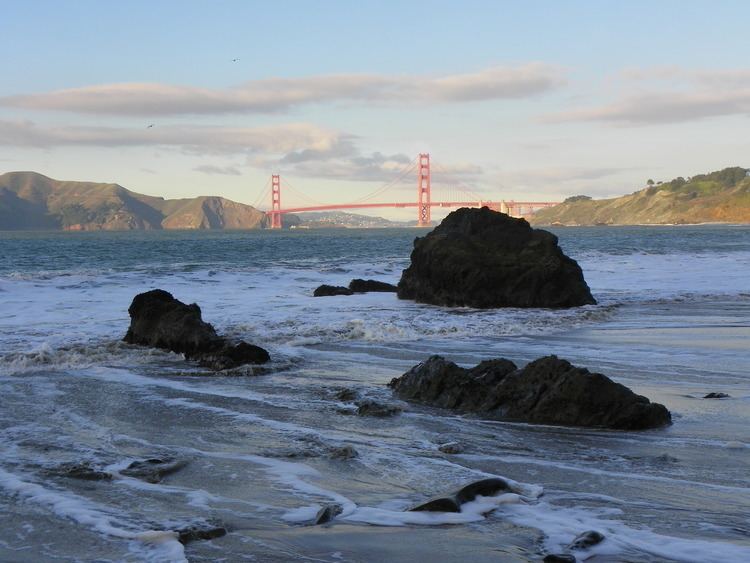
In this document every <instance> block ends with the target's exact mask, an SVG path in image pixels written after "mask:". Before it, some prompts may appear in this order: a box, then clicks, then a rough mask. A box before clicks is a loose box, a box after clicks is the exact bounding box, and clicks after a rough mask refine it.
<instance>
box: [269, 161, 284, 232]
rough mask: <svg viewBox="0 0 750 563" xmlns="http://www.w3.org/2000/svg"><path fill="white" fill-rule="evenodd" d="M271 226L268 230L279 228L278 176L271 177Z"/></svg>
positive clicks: (279, 179) (279, 190)
mask: <svg viewBox="0 0 750 563" xmlns="http://www.w3.org/2000/svg"><path fill="white" fill-rule="evenodd" d="M270 215H271V224H270V225H269V228H271V229H280V228H281V178H280V177H279V175H278V174H273V175H271V212H270Z"/></svg>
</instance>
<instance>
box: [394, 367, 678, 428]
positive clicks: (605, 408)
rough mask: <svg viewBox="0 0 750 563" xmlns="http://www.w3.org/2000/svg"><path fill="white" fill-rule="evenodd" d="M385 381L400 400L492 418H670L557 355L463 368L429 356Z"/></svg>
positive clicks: (631, 423)
mask: <svg viewBox="0 0 750 563" xmlns="http://www.w3.org/2000/svg"><path fill="white" fill-rule="evenodd" d="M389 386H390V387H391V388H392V389H393V390H394V391H395V393H396V395H397V396H398V397H399V398H400V399H404V400H407V401H414V402H418V403H424V404H428V405H433V406H437V407H443V408H449V409H453V410H456V411H459V412H468V413H476V414H479V415H481V416H482V417H484V418H489V419H495V420H518V421H523V422H532V423H538V424H560V425H568V426H592V427H605V428H614V429H620V430H641V429H645V428H657V427H660V426H664V425H666V424H670V423H671V415H670V414H669V411H668V410H667V409H666V408H665V407H664V406H663V405H660V404H657V403H651V402H650V401H649V400H648V399H647V398H646V397H642V396H640V395H636V394H635V393H633V392H632V391H631V390H630V389H628V388H627V387H625V386H624V385H621V384H619V383H615V382H614V381H612V380H611V379H609V378H608V377H606V376H604V375H601V374H598V373H590V372H589V371H588V370H586V369H583V368H577V367H575V366H573V365H571V364H570V363H569V362H567V361H565V360H561V359H559V358H557V357H556V356H547V357H544V358H540V359H538V360H536V361H533V362H531V363H529V364H528V365H527V366H526V367H525V368H523V369H516V366H515V365H514V364H513V362H511V361H509V360H505V359H499V360H489V361H485V362H482V363H480V364H479V365H477V366H476V367H474V368H472V369H464V368H461V367H459V366H457V365H456V364H454V363H453V362H449V361H447V360H445V359H444V358H442V357H440V356H432V357H431V358H429V359H428V360H427V361H425V362H422V363H421V364H419V365H417V366H415V367H413V368H412V369H411V370H409V371H408V372H407V373H405V374H404V375H402V376H401V377H399V378H395V379H393V380H392V381H391V382H390V383H389Z"/></svg>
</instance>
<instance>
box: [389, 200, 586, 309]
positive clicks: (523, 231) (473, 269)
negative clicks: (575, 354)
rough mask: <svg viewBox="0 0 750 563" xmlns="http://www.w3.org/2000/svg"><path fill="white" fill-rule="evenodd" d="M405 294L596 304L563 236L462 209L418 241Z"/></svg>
mask: <svg viewBox="0 0 750 563" xmlns="http://www.w3.org/2000/svg"><path fill="white" fill-rule="evenodd" d="M398 296H399V298H401V299H414V300H416V301H417V302H419V303H431V304H433V305H446V306H449V307H456V306H469V307H479V308H491V307H552V308H560V307H577V306H580V305H593V304H595V303H596V301H595V300H594V298H593V297H592V295H591V291H590V290H589V287H588V285H586V281H585V280H584V279H583V272H582V271H581V268H580V267H579V266H578V263H577V262H576V261H575V260H573V259H571V258H569V257H567V256H565V254H563V252H562V250H561V249H560V247H559V246H558V245H557V237H556V236H555V235H553V234H552V233H549V232H547V231H543V230H539V229H532V228H531V227H530V226H529V224H528V223H527V222H526V221H525V220H524V219H514V218H512V217H509V216H508V215H505V214H503V213H498V212H495V211H491V210H490V209H488V208H487V207H483V208H482V209H469V208H462V209H458V210H457V211H454V212H452V213H451V214H450V215H448V216H447V217H446V218H445V219H443V222H442V223H440V225H438V226H437V227H436V228H435V229H434V230H433V231H432V232H430V233H429V234H428V235H427V236H425V237H422V238H417V239H416V240H415V241H414V250H413V251H412V254H411V265H410V266H409V267H408V268H407V269H406V270H404V272H403V274H402V276H401V281H399V283H398Z"/></svg>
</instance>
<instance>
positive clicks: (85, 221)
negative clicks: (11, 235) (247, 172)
mask: <svg viewBox="0 0 750 563" xmlns="http://www.w3.org/2000/svg"><path fill="white" fill-rule="evenodd" d="M295 219H296V218H293V217H290V218H289V222H290V223H291V222H293V223H297V222H298V220H295ZM265 223H266V216H265V213H263V212H262V211H259V210H257V209H255V208H254V207H252V206H250V205H244V204H242V203H237V202H234V201H230V200H228V199H224V198H222V197H215V196H202V197H196V198H189V199H171V200H170V199H164V198H161V197H153V196H147V195H143V194H138V193H135V192H132V191H130V190H127V189H125V188H123V187H122V186H120V185H118V184H101V183H93V182H64V181H59V180H53V179H52V178H48V177H47V176H43V175H42V174H37V173H36V172H9V173H7V174H3V175H2V176H0V230H41V229H44V230H49V229H63V230H79V231H98V230H108V231H117V230H137V229H260V228H263V227H264V226H265Z"/></svg>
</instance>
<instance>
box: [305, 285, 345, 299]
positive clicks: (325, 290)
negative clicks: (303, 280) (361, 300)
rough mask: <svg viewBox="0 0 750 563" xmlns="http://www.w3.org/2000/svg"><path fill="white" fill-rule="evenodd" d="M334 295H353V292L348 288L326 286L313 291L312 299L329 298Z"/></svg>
mask: <svg viewBox="0 0 750 563" xmlns="http://www.w3.org/2000/svg"><path fill="white" fill-rule="evenodd" d="M334 295H354V292H353V291H352V290H351V289H349V288H348V287H343V286H340V285H326V284H323V285H321V286H319V287H318V288H316V289H315V291H313V297H331V296H334Z"/></svg>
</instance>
